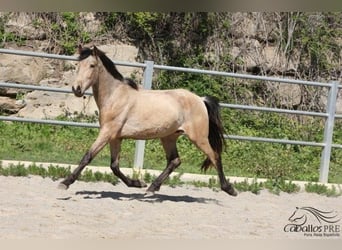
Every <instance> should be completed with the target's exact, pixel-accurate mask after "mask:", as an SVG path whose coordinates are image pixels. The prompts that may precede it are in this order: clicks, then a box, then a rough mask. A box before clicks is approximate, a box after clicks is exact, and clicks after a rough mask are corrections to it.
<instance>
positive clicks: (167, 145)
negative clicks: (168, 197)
mask: <svg viewBox="0 0 342 250" xmlns="http://www.w3.org/2000/svg"><path fill="white" fill-rule="evenodd" d="M178 136H179V135H178V134H175V135H171V136H168V137H164V138H161V142H162V145H163V148H164V151H165V153H166V160H167V165H166V168H165V169H164V171H163V172H162V173H161V174H160V175H159V176H158V177H157V178H156V179H155V180H154V181H153V182H152V184H151V185H150V186H149V188H148V189H147V191H146V195H153V194H154V192H155V191H159V189H160V186H161V185H162V183H163V182H164V181H165V180H166V179H167V178H168V177H169V176H170V174H171V173H172V172H173V171H174V170H175V169H176V168H177V167H178V166H179V165H180V164H181V160H180V158H179V155H178V151H177V145H176V142H177V139H178Z"/></svg>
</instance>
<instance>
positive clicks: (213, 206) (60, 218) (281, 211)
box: [0, 176, 342, 239]
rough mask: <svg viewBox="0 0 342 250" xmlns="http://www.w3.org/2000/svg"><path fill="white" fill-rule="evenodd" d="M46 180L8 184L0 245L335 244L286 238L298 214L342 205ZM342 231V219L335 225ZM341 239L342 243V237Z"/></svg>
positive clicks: (1, 180) (1, 206)
mask: <svg viewBox="0 0 342 250" xmlns="http://www.w3.org/2000/svg"><path fill="white" fill-rule="evenodd" d="M57 185H58V182H57V181H53V180H51V179H50V178H42V177H39V176H29V177H4V176H0V238H2V239H32V238H48V239H49V238H63V239H79V238H86V239H89V238H96V239H102V238H105V239H259V238H262V239H287V238H305V239H307V238H318V239H322V238H332V237H327V236H326V237H324V236H312V237H309V236H306V235H304V233H303V232H292V233H290V232H284V226H285V225H287V224H288V223H290V222H289V221H288V219H289V217H290V216H291V215H292V213H293V212H294V211H295V208H296V207H302V206H311V207H314V208H317V209H321V210H325V211H331V210H334V211H335V212H337V214H338V216H339V218H342V197H338V198H328V197H325V196H320V195H317V194H309V193H305V192H299V193H297V194H287V193H281V194H280V195H279V196H278V195H274V194H271V193H269V192H268V191H266V190H265V191H262V192H261V194H260V195H254V194H252V193H250V192H243V193H240V194H239V195H238V197H231V196H228V195H227V194H226V193H224V192H222V191H219V192H216V191H213V190H211V189H209V188H195V187H193V186H179V187H176V188H172V187H168V186H162V187H161V189H160V191H159V192H158V193H156V194H155V196H154V197H148V198H147V197H144V193H145V189H135V188H133V189H132V188H128V187H126V186H125V185H124V184H123V183H119V184H118V185H115V186H113V185H111V184H109V183H102V182H99V183H85V182H80V181H76V182H75V183H74V184H73V185H71V186H70V188H69V189H68V190H66V191H65V190H60V189H57ZM334 225H335V226H336V227H335V228H337V229H338V230H340V231H341V230H342V219H341V221H339V222H338V223H335V224H334ZM338 234H339V235H338V236H335V238H339V239H341V238H342V232H339V233H338Z"/></svg>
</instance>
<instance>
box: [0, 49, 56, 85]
mask: <svg viewBox="0 0 342 250" xmlns="http://www.w3.org/2000/svg"><path fill="white" fill-rule="evenodd" d="M53 74H54V67H52V65H51V64H49V63H48V61H47V60H44V59H43V58H36V57H27V56H17V55H9V54H2V55H1V57H0V81H5V82H17V83H22V84H25V83H27V84H34V85H37V84H38V83H39V82H40V81H41V80H43V79H44V78H48V77H51V76H52V75H53Z"/></svg>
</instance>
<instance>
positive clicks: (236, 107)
mask: <svg viewBox="0 0 342 250" xmlns="http://www.w3.org/2000/svg"><path fill="white" fill-rule="evenodd" d="M220 106H221V107H224V108H233V109H243V110H252V111H264V112H274V113H284V114H294V115H307V116H319V117H327V116H328V114H327V113H318V112H309V111H300V110H291V109H278V108H265V107H257V106H247V105H239V104H227V103H220Z"/></svg>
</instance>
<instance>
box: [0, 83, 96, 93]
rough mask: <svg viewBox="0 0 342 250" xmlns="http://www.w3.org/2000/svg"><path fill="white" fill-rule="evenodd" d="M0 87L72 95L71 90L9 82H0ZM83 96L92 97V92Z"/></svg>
mask: <svg viewBox="0 0 342 250" xmlns="http://www.w3.org/2000/svg"><path fill="white" fill-rule="evenodd" d="M0 87H3V88H19V89H29V90H40V91H49V92H57V93H66V94H70V93H73V92H72V90H71V89H64V88H54V87H48V86H41V85H28V84H19V83H9V82H0ZM84 94H85V95H92V94H93V93H92V91H86V92H85V93H84Z"/></svg>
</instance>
